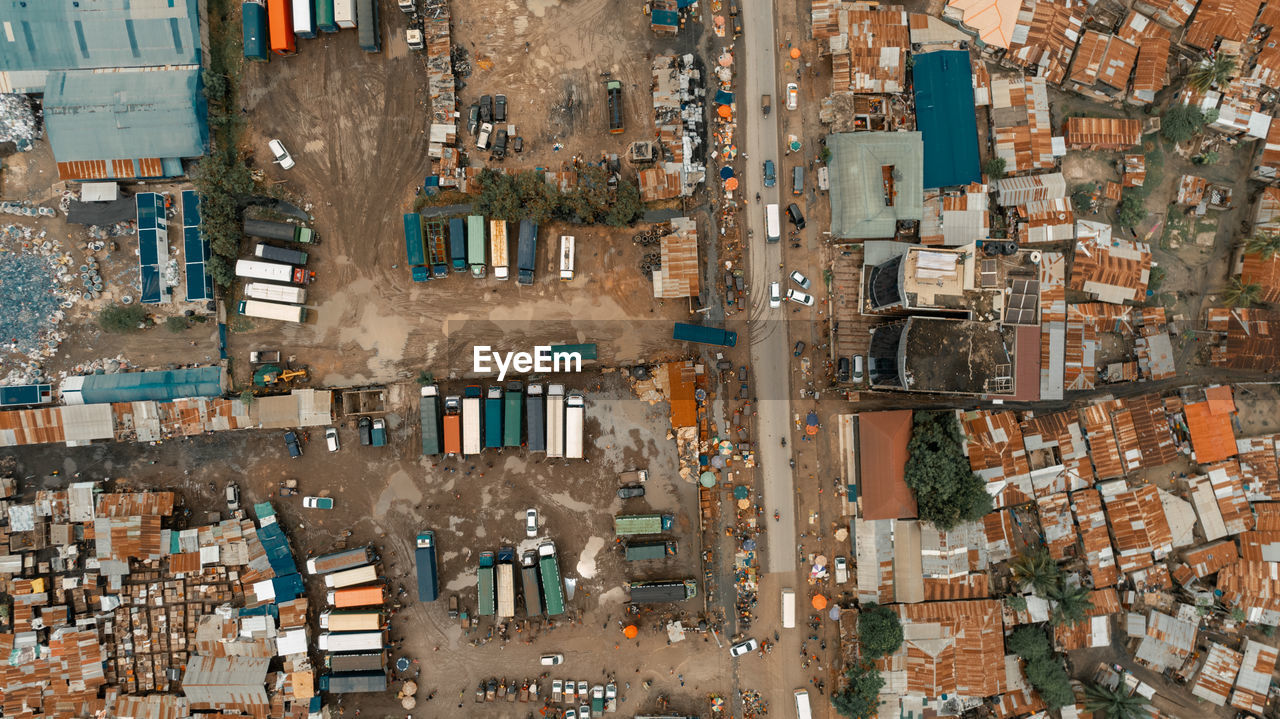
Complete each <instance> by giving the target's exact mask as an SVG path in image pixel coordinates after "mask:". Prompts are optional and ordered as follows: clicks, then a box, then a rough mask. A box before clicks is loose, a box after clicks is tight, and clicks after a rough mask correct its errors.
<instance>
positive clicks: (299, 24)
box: [293, 0, 316, 40]
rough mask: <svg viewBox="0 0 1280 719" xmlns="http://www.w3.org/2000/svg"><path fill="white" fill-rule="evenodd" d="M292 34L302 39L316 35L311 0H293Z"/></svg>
mask: <svg viewBox="0 0 1280 719" xmlns="http://www.w3.org/2000/svg"><path fill="white" fill-rule="evenodd" d="M293 34H294V35H296V36H298V37H300V38H302V39H304V40H309V39H311V38H313V37H315V36H316V15H315V8H314V7H312V5H311V0H293Z"/></svg>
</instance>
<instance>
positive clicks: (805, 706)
mask: <svg viewBox="0 0 1280 719" xmlns="http://www.w3.org/2000/svg"><path fill="white" fill-rule="evenodd" d="M795 697H796V719H812V717H813V709H812V708H810V707H809V692H808V691H807V690H805V689H797V690H796V691H795Z"/></svg>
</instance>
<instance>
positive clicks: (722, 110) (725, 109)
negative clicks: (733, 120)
mask: <svg viewBox="0 0 1280 719" xmlns="http://www.w3.org/2000/svg"><path fill="white" fill-rule="evenodd" d="M716 112H717V113H719V114H720V117H723V118H725V119H726V120H727V119H729V116H730V115H732V114H733V110H730V109H729V106H728V105H721V106H720V107H718V108H716Z"/></svg>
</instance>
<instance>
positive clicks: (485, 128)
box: [476, 122, 493, 150]
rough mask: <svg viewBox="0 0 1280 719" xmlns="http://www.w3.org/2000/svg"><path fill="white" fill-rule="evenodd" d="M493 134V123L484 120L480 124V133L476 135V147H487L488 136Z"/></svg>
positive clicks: (486, 148)
mask: <svg viewBox="0 0 1280 719" xmlns="http://www.w3.org/2000/svg"><path fill="white" fill-rule="evenodd" d="M492 134H493V123H491V122H486V123H484V124H483V125H481V126H480V135H479V136H477V137H476V149H477V150H488V149H489V136H490V135H492Z"/></svg>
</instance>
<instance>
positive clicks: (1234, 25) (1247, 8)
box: [1182, 0, 1262, 50]
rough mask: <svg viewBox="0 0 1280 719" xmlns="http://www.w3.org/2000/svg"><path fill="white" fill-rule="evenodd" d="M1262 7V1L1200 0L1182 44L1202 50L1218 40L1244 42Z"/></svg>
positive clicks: (1210, 46)
mask: <svg viewBox="0 0 1280 719" xmlns="http://www.w3.org/2000/svg"><path fill="white" fill-rule="evenodd" d="M1261 7H1262V0H1201V2H1200V7H1199V8H1197V10H1196V14H1195V17H1193V18H1192V20H1191V26H1190V27H1188V28H1187V34H1186V35H1185V36H1184V37H1183V40H1182V41H1183V42H1185V43H1186V44H1188V45H1191V46H1192V47H1198V48H1200V49H1201V50H1208V49H1210V48H1212V47H1213V46H1214V43H1216V42H1217V41H1218V38H1222V39H1224V40H1231V41H1233V42H1244V41H1245V40H1246V39H1248V37H1249V31H1250V30H1251V29H1252V28H1253V19H1254V18H1256V17H1257V16H1258V10H1259V9H1261Z"/></svg>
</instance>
